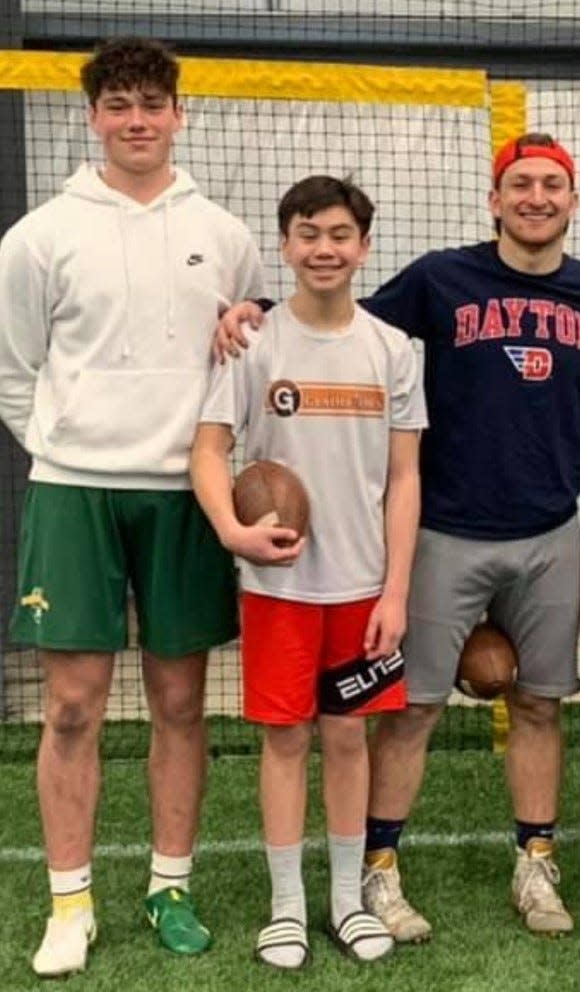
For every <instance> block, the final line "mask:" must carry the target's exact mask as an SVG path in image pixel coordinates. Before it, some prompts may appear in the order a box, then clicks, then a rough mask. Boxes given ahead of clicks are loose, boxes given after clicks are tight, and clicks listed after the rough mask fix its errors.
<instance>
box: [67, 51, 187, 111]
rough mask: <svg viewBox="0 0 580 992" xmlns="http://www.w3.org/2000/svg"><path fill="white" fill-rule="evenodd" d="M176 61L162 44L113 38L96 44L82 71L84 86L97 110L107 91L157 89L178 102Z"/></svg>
mask: <svg viewBox="0 0 580 992" xmlns="http://www.w3.org/2000/svg"><path fill="white" fill-rule="evenodd" d="M178 78H179V64H178V62H177V59H176V58H175V56H174V55H173V54H172V52H171V51H170V50H169V48H168V47H167V46H166V45H164V44H163V43H162V42H161V41H154V40H153V39H151V38H111V39H110V40H109V41H104V42H102V43H100V44H99V45H97V47H96V48H95V52H94V54H93V56H92V57H91V58H90V59H89V60H88V62H85V64H84V65H83V67H82V69H81V83H82V86H83V90H84V91H85V93H86V95H87V97H88V99H89V102H90V104H91V105H92V106H93V107H94V105H95V103H96V102H97V100H98V98H99V96H100V95H101V93H102V91H103V90H104V89H108V90H132V89H143V88H144V87H148V86H154V87H155V88H157V89H159V90H161V92H162V93H166V94H167V96H170V97H171V99H172V101H173V104H174V105H175V104H176V103H177V80H178Z"/></svg>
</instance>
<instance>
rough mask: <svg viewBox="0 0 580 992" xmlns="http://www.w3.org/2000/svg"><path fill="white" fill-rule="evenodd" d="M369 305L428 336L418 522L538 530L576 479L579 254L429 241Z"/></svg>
mask: <svg viewBox="0 0 580 992" xmlns="http://www.w3.org/2000/svg"><path fill="white" fill-rule="evenodd" d="M362 305H363V306H365V307H366V308H367V309H368V310H369V311H371V312H372V313H374V314H376V315H377V316H378V317H381V318H382V319H383V320H385V321H386V322H387V323H389V324H394V325H395V326H396V327H400V328H402V329H403V330H405V331H406V332H407V333H408V334H410V335H411V336H413V337H417V338H421V339H422V340H423V342H424V344H425V390H426V395H427V405H428V409H429V421H430V427H429V429H428V430H427V431H426V432H425V434H424V437H423V441H422V447H421V472H422V498H423V509H422V524H423V526H425V527H429V528H432V529H433V530H437V531H442V532H443V533H446V534H453V535H457V536H462V537H469V538H476V539H482V540H506V539H517V538H524V537H531V536H533V535H536V534H541V533H543V532H545V531H549V530H551V529H552V528H554V527H557V526H559V525H560V524H562V523H564V522H565V521H566V520H568V519H569V518H570V517H571V516H572V515H573V514H574V513H575V511H576V496H577V494H578V492H579V490H580V262H578V261H576V260H574V259H571V258H569V257H567V256H564V259H563V261H562V264H561V266H560V268H559V269H558V270H557V271H555V272H552V273H550V274H549V275H527V274H526V273H523V272H518V271H516V270H514V269H511V268H509V267H508V266H507V265H505V264H504V263H503V262H502V261H501V259H500V258H499V256H498V252H497V245H496V243H495V242H486V243H483V244H479V245H474V246H470V247H463V248H458V249H445V250H443V251H431V252H428V253H427V254H426V255H423V256H422V257H421V258H418V259H417V260H416V261H414V262H412V263H411V265H409V266H407V268H405V269H403V270H402V271H401V272H400V273H399V274H398V275H397V276H395V277H394V278H393V279H391V280H389V282H386V283H385V284H384V285H383V286H381V288H380V289H379V290H377V292H376V293H375V294H374V295H373V296H371V297H369V298H368V299H366V300H363V301H362Z"/></svg>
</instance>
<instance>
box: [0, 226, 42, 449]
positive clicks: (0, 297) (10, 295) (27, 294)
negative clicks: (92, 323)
mask: <svg viewBox="0 0 580 992" xmlns="http://www.w3.org/2000/svg"><path fill="white" fill-rule="evenodd" d="M45 282H46V273H45V271H44V268H43V266H42V264H41V263H40V261H39V260H38V259H37V258H36V257H35V255H34V254H33V252H32V251H31V249H30V247H29V246H28V245H27V244H26V242H25V241H24V240H23V238H22V237H21V235H20V233H19V232H17V231H15V230H14V229H12V230H11V231H9V232H8V233H7V234H6V236H5V237H4V240H3V241H2V244H1V245H0V419H1V420H3V421H4V423H5V424H6V426H7V427H8V429H9V430H10V431H11V432H12V434H14V436H15V437H16V439H17V441H19V442H20V444H21V445H22V446H24V444H25V437H26V429H27V427H28V423H29V421H30V417H31V415H32V408H33V403H34V391H35V388H36V380H37V378H38V372H39V369H40V367H41V366H42V365H43V364H44V362H45V361H46V356H47V353H48V340H49V332H48V317H47V313H46V302H45V298H46V286H45Z"/></svg>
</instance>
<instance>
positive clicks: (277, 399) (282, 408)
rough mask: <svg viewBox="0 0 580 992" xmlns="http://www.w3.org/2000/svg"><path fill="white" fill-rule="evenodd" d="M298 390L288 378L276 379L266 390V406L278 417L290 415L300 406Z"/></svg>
mask: <svg viewBox="0 0 580 992" xmlns="http://www.w3.org/2000/svg"><path fill="white" fill-rule="evenodd" d="M300 399H301V397H300V390H299V388H298V386H297V385H296V383H295V382H291V380H290V379H278V380H277V381H276V382H273V383H272V385H271V386H270V390H269V392H268V406H269V407H271V409H272V410H273V411H274V413H277V414H278V416H279V417H291V416H292V414H293V413H296V411H297V410H298V408H299V406H300Z"/></svg>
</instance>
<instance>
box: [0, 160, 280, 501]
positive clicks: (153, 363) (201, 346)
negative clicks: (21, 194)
mask: <svg viewBox="0 0 580 992" xmlns="http://www.w3.org/2000/svg"><path fill="white" fill-rule="evenodd" d="M263 293H264V289H263V282H262V269H261V265H260V260H259V256H258V251H257V248H256V246H255V244H254V242H253V241H252V238H251V235H250V233H249V231H248V230H247V228H246V227H245V226H244V225H243V224H242V223H241V221H239V220H238V219H237V218H235V217H233V216H232V215H231V214H229V213H227V211H225V210H223V209H222V208H221V207H219V206H217V204H215V203H212V202H211V201H210V200H207V199H205V197H203V196H201V194H200V193H199V192H198V191H197V188H196V185H195V183H194V182H193V180H192V179H191V177H190V176H189V175H188V174H187V173H186V172H184V171H183V170H181V169H175V180H174V182H173V183H172V185H171V186H170V187H169V188H168V189H166V190H165V191H164V192H163V193H162V194H161V195H160V196H159V197H157V199H156V200H154V201H153V202H151V203H148V204H147V205H145V206H144V205H142V204H139V203H137V202H136V201H135V200H132V199H131V198H129V197H127V196H125V195H124V194H122V193H119V192H117V191H115V190H113V189H110V188H109V187H108V186H107V185H106V184H105V183H104V182H103V180H102V179H101V178H100V177H99V174H98V172H97V170H96V169H95V168H93V167H90V166H87V165H84V166H81V168H80V169H79V170H78V171H77V172H76V173H75V175H74V176H73V177H72V178H71V179H69V180H67V182H66V183H65V186H64V193H62V194H61V195H60V196H57V197H55V198H54V199H52V200H50V201H48V202H47V203H45V204H44V205H43V206H41V207H39V208H38V209H36V210H34V211H32V212H31V213H29V214H28V215H27V216H26V217H24V218H23V219H22V220H20V221H19V222H18V223H17V224H15V226H14V227H12V228H11V229H10V230H9V231H8V233H7V234H6V236H5V238H4V239H3V241H2V244H1V246H0V417H1V418H2V419H3V420H4V422H5V423H6V425H7V426H8V428H9V429H10V430H11V431H12V432H13V434H14V435H15V436H16V438H17V439H18V440H19V441H20V443H21V444H23V445H24V447H25V448H26V450H27V451H28V452H30V454H31V455H32V456H33V464H32V470H31V474H30V477H31V479H35V480H37V481H43V482H62V483H67V484H71V485H75V484H76V485H88V486H104V487H107V488H123V489H141V488H145V489H183V488H187V487H188V486H189V478H188V455H189V448H190V445H191V442H192V439H193V434H194V430H195V426H196V424H197V419H198V414H199V410H200V405H201V403H202V400H203V398H204V396H205V392H206V386H207V380H208V373H209V368H210V346H211V339H212V335H213V332H214V329H215V326H216V323H217V320H218V316H219V314H220V313H221V312H222V311H223V310H224V309H226V308H227V307H228V306H229V305H230V304H232V303H233V302H235V301H237V300H242V299H245V298H246V297H250V298H251V297H255V296H261V295H263Z"/></svg>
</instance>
